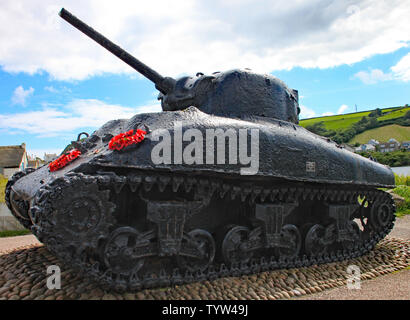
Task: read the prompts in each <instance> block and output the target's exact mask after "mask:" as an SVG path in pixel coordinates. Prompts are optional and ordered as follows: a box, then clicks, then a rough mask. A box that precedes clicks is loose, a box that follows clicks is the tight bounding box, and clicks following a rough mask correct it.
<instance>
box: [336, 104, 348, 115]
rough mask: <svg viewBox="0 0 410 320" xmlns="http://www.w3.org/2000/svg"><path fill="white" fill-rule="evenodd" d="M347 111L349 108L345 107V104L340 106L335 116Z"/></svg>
mask: <svg viewBox="0 0 410 320" xmlns="http://www.w3.org/2000/svg"><path fill="white" fill-rule="evenodd" d="M347 109H349V106H348V105H345V104H342V105H341V106H340V108H339V109H338V110H337V114H342V113H344V112H345V111H346V110H347Z"/></svg>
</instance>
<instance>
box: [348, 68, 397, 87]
mask: <svg viewBox="0 0 410 320" xmlns="http://www.w3.org/2000/svg"><path fill="white" fill-rule="evenodd" d="M353 77H354V78H358V79H360V80H361V81H362V82H363V83H365V84H375V83H377V82H380V81H387V80H392V79H393V75H392V74H391V73H384V72H383V71H382V70H380V69H371V70H370V71H359V72H358V73H356V74H355V75H354V76H353Z"/></svg>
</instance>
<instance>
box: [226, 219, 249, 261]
mask: <svg viewBox="0 0 410 320" xmlns="http://www.w3.org/2000/svg"><path fill="white" fill-rule="evenodd" d="M248 236H249V229H248V228H247V227H243V226H234V227H232V228H231V229H230V230H229V231H228V232H227V233H226V235H225V238H224V240H223V242H222V257H223V260H224V261H225V263H228V264H233V263H241V262H245V263H247V262H248V261H249V260H250V259H251V258H252V256H253V252H252V251H248V250H246V241H247V240H248Z"/></svg>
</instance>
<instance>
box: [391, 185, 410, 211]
mask: <svg viewBox="0 0 410 320" xmlns="http://www.w3.org/2000/svg"><path fill="white" fill-rule="evenodd" d="M393 193H395V194H397V195H398V196H400V197H403V198H404V200H405V202H404V203H402V204H399V205H397V207H396V215H397V216H398V217H401V216H403V215H405V214H410V187H408V186H403V185H401V186H398V187H396V188H395V189H393Z"/></svg>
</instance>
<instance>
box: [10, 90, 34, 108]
mask: <svg viewBox="0 0 410 320" xmlns="http://www.w3.org/2000/svg"><path fill="white" fill-rule="evenodd" d="M33 93H34V89H33V88H32V87H30V88H29V89H27V90H24V88H23V87H22V86H18V87H17V88H16V89H15V90H14V92H13V96H12V97H11V102H12V103H13V104H20V105H22V106H25V105H26V99H27V98H28V97H29V96H31V95H32V94H33Z"/></svg>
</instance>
